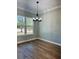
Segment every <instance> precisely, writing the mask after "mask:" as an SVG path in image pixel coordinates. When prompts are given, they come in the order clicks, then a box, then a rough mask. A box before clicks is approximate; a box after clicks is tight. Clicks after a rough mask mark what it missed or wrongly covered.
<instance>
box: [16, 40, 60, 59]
mask: <svg viewBox="0 0 79 59" xmlns="http://www.w3.org/2000/svg"><path fill="white" fill-rule="evenodd" d="M17 59H61V47H60V46H57V45H54V44H50V43H47V42H44V41H42V40H34V41H31V42H27V43H23V44H18V46H17Z"/></svg>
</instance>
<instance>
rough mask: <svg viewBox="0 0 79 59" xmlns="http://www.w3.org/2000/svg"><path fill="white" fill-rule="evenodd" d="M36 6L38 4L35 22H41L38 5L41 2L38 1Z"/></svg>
mask: <svg viewBox="0 0 79 59" xmlns="http://www.w3.org/2000/svg"><path fill="white" fill-rule="evenodd" d="M36 4H37V13H36V17H35V18H33V21H38V22H41V18H39V14H38V4H39V1H36Z"/></svg>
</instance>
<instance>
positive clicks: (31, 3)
mask: <svg viewBox="0 0 79 59" xmlns="http://www.w3.org/2000/svg"><path fill="white" fill-rule="evenodd" d="M36 1H37V0H17V8H18V9H21V10H24V11H27V12H30V13H33V14H35V13H36V7H37V5H36ZM38 1H39V5H38V11H39V13H42V12H43V11H45V10H47V9H51V8H54V7H56V6H59V5H61V0H38Z"/></svg>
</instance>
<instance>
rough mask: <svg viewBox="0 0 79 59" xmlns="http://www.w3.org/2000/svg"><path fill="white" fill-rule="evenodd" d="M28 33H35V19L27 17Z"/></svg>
mask: <svg viewBox="0 0 79 59" xmlns="http://www.w3.org/2000/svg"><path fill="white" fill-rule="evenodd" d="M26 26H27V34H33V19H32V18H29V17H27V18H26Z"/></svg>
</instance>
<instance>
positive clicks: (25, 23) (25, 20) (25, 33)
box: [17, 15, 34, 36]
mask: <svg viewBox="0 0 79 59" xmlns="http://www.w3.org/2000/svg"><path fill="white" fill-rule="evenodd" d="M17 16H22V15H17ZM22 17H24V34H22V35H18V34H17V36H25V35H34V22H33V29H32V30H33V33H32V34H27V18H32V17H27V16H22Z"/></svg>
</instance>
